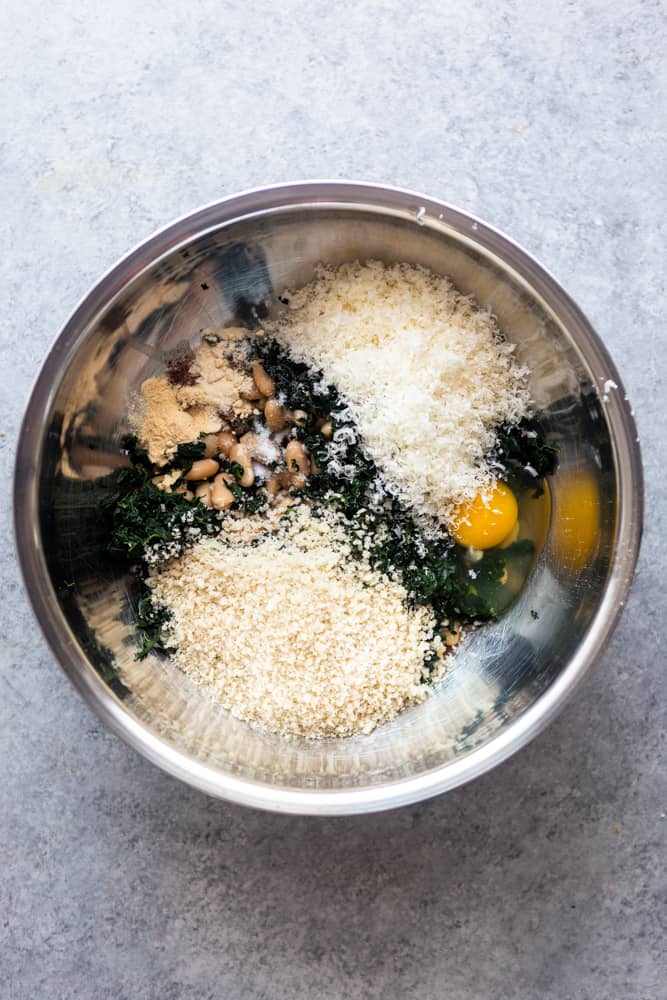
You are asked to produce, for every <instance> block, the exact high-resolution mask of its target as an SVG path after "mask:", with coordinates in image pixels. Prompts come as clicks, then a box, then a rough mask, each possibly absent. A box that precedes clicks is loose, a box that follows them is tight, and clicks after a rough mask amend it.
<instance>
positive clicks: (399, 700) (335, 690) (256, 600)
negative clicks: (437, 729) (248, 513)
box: [149, 506, 437, 737]
mask: <svg viewBox="0 0 667 1000" xmlns="http://www.w3.org/2000/svg"><path fill="white" fill-rule="evenodd" d="M243 520H244V521H245V522H254V531H253V527H252V525H251V524H249V523H248V524H246V528H247V529H248V533H247V536H246V532H245V530H244V531H240V530H239V529H240V528H241V524H239V523H236V522H235V521H234V520H233V519H230V523H229V527H230V529H231V530H230V531H229V532H228V533H227V534H226V535H225V533H223V535H221V536H220V537H217V538H213V539H211V538H208V539H204V540H202V541H200V542H198V543H197V544H196V545H194V546H193V548H191V549H190V550H188V551H187V552H186V553H185V554H184V555H183V556H182V557H181V558H180V559H177V560H173V561H172V562H171V563H168V564H166V566H164V567H163V568H162V569H158V568H154V569H153V570H152V571H151V575H150V578H149V585H150V587H151V589H152V591H153V595H154V600H155V601H156V602H157V603H158V604H160V605H162V606H164V607H166V608H168V609H169V610H170V611H171V612H172V615H173V618H172V620H171V622H170V624H169V625H168V627H167V629H166V636H165V637H166V641H167V642H168V643H169V644H173V645H174V646H176V648H177V652H176V653H175V655H174V660H175V662H176V664H177V665H178V666H179V667H180V668H181V669H182V670H183V671H184V672H185V673H186V674H188V675H189V676H190V677H192V678H193V679H194V680H195V681H196V682H197V683H198V684H200V685H202V686H203V687H205V688H206V689H208V691H209V692H210V693H211V695H212V696H213V697H214V698H216V699H217V700H219V701H221V702H222V703H223V704H224V705H225V706H226V707H227V708H228V709H229V710H230V711H231V712H232V714H233V715H235V716H237V717H238V718H241V719H245V720H247V721H251V722H254V723H257V724H259V725H260V726H262V727H264V728H267V729H269V730H272V731H275V732H279V733H282V734H285V735H301V736H308V737H326V736H346V735H350V734H353V733H369V732H370V731H371V730H373V729H374V728H375V727H376V726H377V725H378V724H380V723H382V722H385V721H387V720H389V719H391V718H393V717H394V716H395V715H397V714H398V713H399V712H400V711H401V709H403V708H405V707H406V706H407V705H411V704H415V703H417V702H419V701H422V700H423V699H424V697H425V696H426V695H427V693H428V691H429V688H428V687H427V686H426V685H424V684H423V683H421V679H422V673H423V669H424V658H425V656H427V655H428V654H429V653H430V652H432V651H433V650H434V649H435V648H437V642H436V643H434V642H433V634H434V629H435V624H436V623H435V619H434V617H433V614H432V612H431V611H430V609H426V608H421V607H420V608H409V607H408V605H407V593H406V591H405V589H404V587H403V586H402V584H401V583H399V582H398V581H396V580H390V579H388V578H387V577H386V576H383V575H382V574H381V573H379V572H377V571H376V570H373V569H371V567H370V566H369V564H368V562H366V561H364V560H363V559H361V560H357V559H352V558H351V553H350V549H349V546H348V544H347V543H346V541H345V535H344V532H343V531H342V529H341V527H340V525H339V524H338V523H337V521H336V519H335V517H334V516H332V515H329V516H328V518H327V519H326V520H324V519H322V518H314V517H313V516H312V514H311V513H310V511H309V509H308V508H307V507H305V506H300V507H298V508H295V509H294V510H293V511H292V512H291V516H290V517H289V518H288V519H286V520H285V521H284V522H281V523H280V524H279V525H278V527H277V529H276V527H275V526H273V530H271V526H270V525H269V530H268V531H267V530H266V527H265V529H264V534H260V535H259V537H257V531H258V527H257V526H258V524H259V523H261V519H258V518H245V519H243ZM253 534H254V536H255V540H254V542H252V543H249V542H248V541H247V540H246V537H253Z"/></svg>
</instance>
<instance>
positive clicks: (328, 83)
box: [0, 0, 667, 1000]
mask: <svg viewBox="0 0 667 1000" xmlns="http://www.w3.org/2000/svg"><path fill="white" fill-rule="evenodd" d="M666 13H667V11H666V9H665V4H664V2H651V0H644V2H642V0H639V2H629V3H624V4H620V3H618V2H617V0H581V2H578V3H574V2H567V3H566V2H564V0H563V2H560V0H545V2H543V3H535V2H534V0H504V2H503V0H501V2H492V0H478V2H475V3H472V4H465V3H460V2H453V0H440V2H438V0H426V2H424V0H413V2H411V3H410V4H405V5H399V4H398V3H397V2H392V0H385V2H382V0H376V2H372V0H356V2H351V0H341V2H339V3H338V4H334V3H326V2H323V0H311V2H305V0H304V2H299V0H289V2H286V0H285V2H282V3H280V2H277V3H276V2H269V0H256V2H255V3H253V4H251V5H249V4H246V3H244V2H241V0H191V2H190V3H188V4H178V3H175V2H174V0H162V2H159V3H158V2H157V0H143V2H131V0H116V2H115V3H113V4H96V3H88V4H86V3H84V2H78V3H77V2H75V0H60V2H57V0H53V2H52V3H51V4H41V3H40V4H38V3H36V2H35V0H23V2H21V3H19V2H18V0H5V3H4V5H3V6H2V12H1V13H0V19H1V24H0V45H1V47H2V57H1V59H0V78H1V79H2V94H3V101H2V107H1V110H0V114H1V115H2V128H1V132H0V157H1V159H2V186H1V188H0V205H1V218H2V223H3V232H4V239H3V250H4V253H3V261H2V272H3V296H2V306H1V307H0V308H1V309H2V322H1V325H0V365H1V367H0V371H2V388H1V389H0V392H1V400H2V405H1V406H0V429H1V430H2V432H3V435H4V436H3V437H2V438H0V449H1V452H2V462H3V469H4V477H5V481H8V479H9V476H10V474H11V466H12V456H13V451H14V441H15V435H16V432H17V428H18V424H19V419H20V415H21V411H22V408H23V405H24V402H25V400H26V396H27V393H28V390H29V387H30V383H31V380H32V378H33V376H34V374H35V372H36V370H37V367H38V365H39V363H40V359H41V357H42V356H43V354H44V352H45V351H46V349H47V346H48V344H49V342H50V341H51V339H52V337H53V336H54V334H55V332H56V331H57V328H58V327H59V326H60V324H61V323H62V321H63V320H64V318H65V317H66V315H67V314H68V312H69V311H70V310H71V309H72V307H73V306H74V304H75V303H76V301H77V300H78V298H79V297H80V296H81V295H82V294H83V293H84V292H85V291H86V289H87V288H88V286H89V285H90V284H91V283H92V281H93V280H94V279H95V278H96V277H97V276H98V275H99V274H100V272H102V271H103V270H105V269H106V268H107V267H108V266H109V265H110V264H112V263H113V261H114V260H115V258H116V257H117V256H118V255H120V254H121V253H122V252H124V251H125V250H126V249H127V248H128V247H129V246H130V245H131V244H133V243H135V242H136V241H138V240H139V239H141V238H142V237H144V236H146V235H147V234H149V233H150V232H151V230H153V229H154V228H155V227H157V226H160V225H162V224H163V223H166V222H168V221H169V220H170V219H172V218H173V217H175V216H177V215H179V214H181V213H183V212H186V211H187V210H189V209H191V208H193V207H194V206H197V205H199V204H200V203H203V202H206V201H208V200H212V199H215V198H217V197H219V196H221V195H224V194H227V193H231V192H233V191H235V190H237V189H241V188H245V187H249V186H252V185H256V184H260V183H265V182H271V181H277V180H282V179H290V178H292V179H293V178H303V177H313V176H315V177H318V176H329V177H354V178H367V179H374V180H379V181H384V182H389V183H394V184H400V185H406V186H411V187H414V188H416V189H421V190H423V191H426V192H429V193H432V194H434V195H436V196H440V197H442V198H444V199H447V200H449V201H451V202H453V203H455V204H459V205H461V206H463V207H464V208H466V209H469V210H471V211H473V212H476V213H478V214H480V215H481V216H482V217H483V218H485V219H487V220H488V221H490V222H492V223H494V224H496V225H497V226H499V227H501V228H502V229H504V230H505V231H507V232H508V233H510V234H511V235H513V236H514V237H515V238H516V239H518V240H519V241H520V242H522V243H523V244H524V245H525V246H526V247H527V248H528V249H529V250H530V251H532V252H534V253H535V254H536V255H537V256H538V257H539V258H540V259H541V260H542V261H543V262H544V263H545V264H546V265H547V267H549V268H550V269H552V270H553V272H554V273H555V274H556V275H557V276H558V277H559V278H560V280H561V281H562V282H563V283H564V284H565V286H566V287H567V288H568V289H569V290H570V291H571V293H572V294H573V295H574V297H575V298H576V299H577V300H578V301H579V303H580V304H581V305H582V306H583V308H584V309H585V311H586V312H587V313H588V314H589V316H590V317H591V319H592V320H593V322H594V324H595V325H596V326H597V328H598V330H599V331H600V333H601V334H602V336H603V337H604V339H605V340H606V341H607V343H608V344H609V347H610V348H611V350H612V353H613V355H614V357H615V359H616V360H617V362H618V364H619V366H620V369H621V372H622V373H623V377H624V379H625V380H626V383H627V386H628V389H629V392H630V394H631V397H632V399H633V400H634V403H635V408H636V411H637V415H638V419H639V425H640V431H641V435H642V441H643V446H644V454H645V462H646V474H647V497H648V515H647V524H646V535H645V544H644V549H643V556H642V560H641V568H640V573H639V576H638V579H637V581H636V585H635V588H634V591H633V593H632V597H631V599H630V601H629V603H628V607H627V609H626V612H625V616H624V619H623V621H622V623H621V625H620V627H619V629H618V631H617V633H616V636H615V638H614V640H613V642H612V645H611V647H610V648H609V651H608V652H607V654H606V656H605V657H604V658H603V660H602V662H601V663H600V664H599V667H598V669H597V671H596V672H595V675H594V677H593V678H592V680H591V681H590V682H589V683H588V685H587V686H586V688H585V689H584V690H583V691H582V692H581V693H580V694H579V695H578V697H577V698H576V700H575V701H574V702H573V703H571V704H570V705H569V706H568V708H567V709H566V711H565V712H564V713H563V715H562V716H561V717H560V718H559V720H558V721H557V722H556V723H555V724H553V725H552V726H551V727H550V728H549V729H548V731H547V732H545V733H544V734H543V735H542V736H541V737H540V738H538V739H537V740H536V741H535V742H534V743H533V744H532V745H531V746H530V747H529V748H527V749H526V750H524V751H522V752H521V753H520V754H519V755H518V756H517V757H515V758H514V759H512V760H511V761H510V762H508V763H506V764H505V765H503V766H502V767H500V768H499V769H498V770H496V771H495V772H494V773H492V774H488V775H486V776H485V777H484V778H482V779H481V780H478V781H477V782H476V783H475V784H474V785H472V786H469V787H467V788H463V789H460V790H458V791H456V792H453V793H450V794H449V795H447V796H445V797H442V798H439V799H436V800H433V801H431V802H429V803H427V804H424V805H421V806H415V807H412V808H407V809H404V810H401V811H398V812H394V813H389V814H385V815H379V816H373V817H369V818H358V819H336V820H326V821H321V820H315V819H298V818H297V819H294V818H287V817H275V816H271V815H263V814H259V813H254V812H250V811H245V810H243V809H240V808H236V807H232V806H229V805H225V804H224V803H221V802H216V801H212V800H209V799H207V798H205V797H204V796H202V795H199V794H197V793H195V792H193V791H190V790H188V789H187V788H185V787H181V786H180V785H179V784H178V783H177V782H175V781H174V780H172V779H170V778H168V777H166V776H165V775H163V774H162V773H160V772H158V771H157V770H155V769H154V768H153V767H152V766H151V765H149V764H148V763H146V762H145V761H144V760H142V759H139V758H138V757H137V756H136V755H135V754H134V753H133V752H132V751H130V750H129V749H127V748H126V747H125V746H124V745H122V744H121V743H120V742H119V741H118V740H116V739H115V738H112V737H111V736H110V735H109V734H108V733H107V732H106V731H105V730H104V729H103V728H102V727H101V725H100V724H99V723H98V722H97V720H96V719H95V718H94V717H93V716H92V715H91V713H90V712H89V711H88V709H87V708H86V707H85V706H84V705H83V704H82V703H81V702H80V701H79V699H78V697H77V696H76V695H75V693H74V692H73V690H71V689H70V687H69V685H68V683H67V682H66V680H65V679H64V677H63V676H62V675H61V674H60V672H59V670H58V669H57V667H56V666H55V664H54V661H53V659H52V657H51V656H50V655H49V653H48V651H47V649H46V648H45V646H44V643H43V641H42V639H41V637H40V635H39V633H38V631H37V628H36V626H35V624H34V623H33V620H32V617H31V614H30V612H29V610H28V607H27V604H26V600H25V597H24V594H23V591H22V588H21V584H20V582H19V580H18V575H17V571H16V565H15V558H14V554H13V547H12V539H11V528H10V523H9V511H8V504H7V502H5V504H4V505H3V506H2V509H1V510H0V517H1V518H2V553H1V559H2V567H3V590H2V598H3V612H4V613H3V616H2V626H1V628H2V644H1V646H0V656H1V674H0V682H1V686H2V699H1V702H0V719H1V724H0V744H1V746H2V770H3V776H2V782H1V786H0V850H1V864H2V877H1V883H0V897H1V905H0V952H1V954H0V996H2V997H3V998H4V997H7V998H12V1000H19V998H20V1000H24V998H25V1000H38V998H42V997H48V998H50V1000H59V998H62V1000H78V998H86V1000H87V998H98V997H99V998H103V1000H106V998H109V1000H111V998H113V1000H126V998H127V1000H130V998H132V1000H148V998H156V1000H177V998H178V1000H195V998H196V1000H206V998H218V997H220V998H222V997H224V998H237V997H238V998H241V997H243V998H248V1000H259V998H270V1000H286V998H292V997H308V998H315V1000H334V998H336V1000H340V998H350V1000H361V998H376V997H377V998H380V997H382V998H393V997H397V998H398V997H400V998H403V997H415V998H419V1000H435V998H438V1000H440V998H447V1000H505V998H507V997H513V998H527V1000H542V998H546V1000H664V997H665V996H666V995H667V992H666V991H667V986H666V983H667V964H666V961H665V945H664V932H665V924H666V922H667V920H666V918H667V880H666V877H665V846H666V844H667V816H666V812H667V780H666V774H667V771H666V765H667V760H666V754H665V731H666V729H667V699H666V697H665V651H664V650H665V640H666V639H667V632H666V616H665V600H664V592H665V588H664V572H665V565H666V563H667V548H666V541H665V537H666V535H667V523H666V518H665V515H666V512H667V503H666V502H665V494H664V492H663V483H664V463H665V458H666V455H665V449H664V439H665V435H666V433H667V421H666V420H665V389H666V386H665V363H666V362H667V333H666V332H665V325H664V310H665V209H666V208H667V198H666V194H665V163H666V162H667V141H666V117H665V106H666V105H665V101H666V99H667V92H666V91H667V80H666V75H667V74H666V70H665V62H664V52H665V45H666V43H667V31H666V29H665V14H666Z"/></svg>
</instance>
